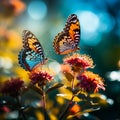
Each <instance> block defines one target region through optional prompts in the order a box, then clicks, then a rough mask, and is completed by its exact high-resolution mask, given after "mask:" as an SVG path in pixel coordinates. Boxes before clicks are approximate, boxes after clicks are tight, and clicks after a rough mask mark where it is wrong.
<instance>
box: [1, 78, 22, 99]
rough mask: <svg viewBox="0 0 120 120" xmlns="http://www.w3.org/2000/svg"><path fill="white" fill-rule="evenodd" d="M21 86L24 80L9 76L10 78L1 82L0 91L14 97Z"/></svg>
mask: <svg viewBox="0 0 120 120" xmlns="http://www.w3.org/2000/svg"><path fill="white" fill-rule="evenodd" d="M22 88H24V81H22V80H21V79H20V78H11V80H7V81H5V82H4V83H3V85H2V86H1V89H0V91H1V93H2V94H7V95H10V96H13V97H16V96H18V95H19V94H20V91H21V90H22Z"/></svg>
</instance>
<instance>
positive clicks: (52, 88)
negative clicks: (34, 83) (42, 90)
mask: <svg viewBox="0 0 120 120" xmlns="http://www.w3.org/2000/svg"><path fill="white" fill-rule="evenodd" d="M62 86H64V84H62V83H57V84H54V85H53V86H51V87H49V88H48V89H47V91H46V93H48V92H51V91H53V90H56V89H58V88H60V87H62Z"/></svg>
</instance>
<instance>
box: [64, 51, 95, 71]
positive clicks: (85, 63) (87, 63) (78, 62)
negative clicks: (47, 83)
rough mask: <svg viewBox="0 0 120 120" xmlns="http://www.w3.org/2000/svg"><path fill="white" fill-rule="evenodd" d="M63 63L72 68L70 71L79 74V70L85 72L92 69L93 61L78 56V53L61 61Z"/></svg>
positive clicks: (86, 57) (85, 56)
mask: <svg viewBox="0 0 120 120" xmlns="http://www.w3.org/2000/svg"><path fill="white" fill-rule="evenodd" d="M63 61H64V63H66V64H69V65H71V66H72V70H73V71H75V72H79V71H80V70H82V69H83V70H85V69H87V68H92V67H93V60H92V58H90V57H89V56H87V55H80V54H78V53H75V54H73V55H72V56H67V57H66V58H64V59H63Z"/></svg>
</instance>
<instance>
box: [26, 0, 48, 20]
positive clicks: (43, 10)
mask: <svg viewBox="0 0 120 120" xmlns="http://www.w3.org/2000/svg"><path fill="white" fill-rule="evenodd" d="M28 13H29V15H30V17H31V18H32V19H35V20H42V19H43V18H44V17H45V16H46V14H47V6H46V4H45V2H43V1H40V0H34V1H31V2H30V3H29V5H28Z"/></svg>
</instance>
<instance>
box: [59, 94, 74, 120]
mask: <svg viewBox="0 0 120 120" xmlns="http://www.w3.org/2000/svg"><path fill="white" fill-rule="evenodd" d="M74 97H75V95H73V96H72V98H71V100H70V101H69V102H68V103H67V105H66V108H65V110H64V111H63V112H62V114H61V115H60V117H59V120H63V118H64V116H65V115H66V113H67V112H68V110H69V108H70V105H71V104H72V102H73V98H74Z"/></svg>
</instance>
